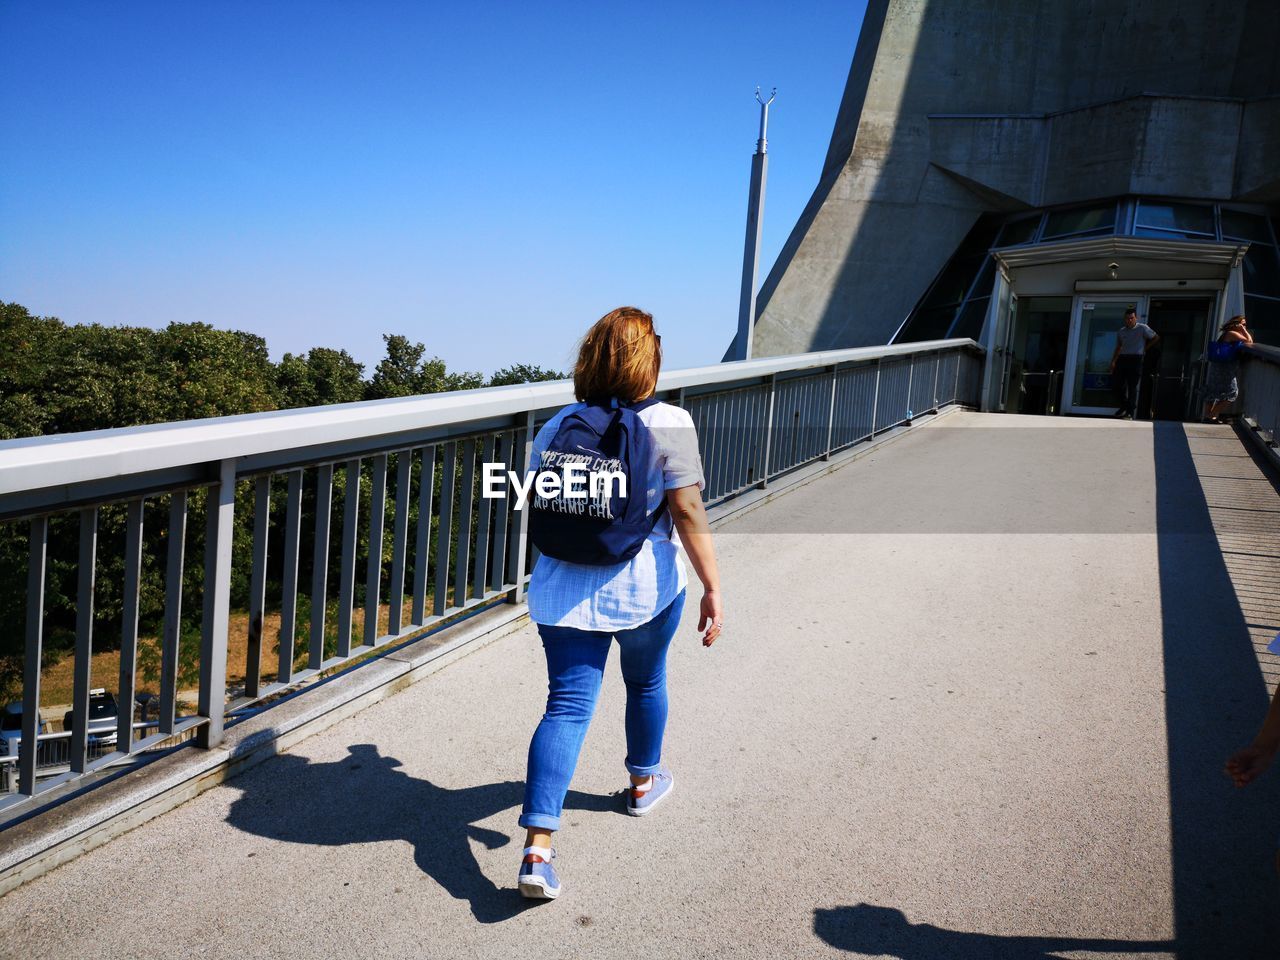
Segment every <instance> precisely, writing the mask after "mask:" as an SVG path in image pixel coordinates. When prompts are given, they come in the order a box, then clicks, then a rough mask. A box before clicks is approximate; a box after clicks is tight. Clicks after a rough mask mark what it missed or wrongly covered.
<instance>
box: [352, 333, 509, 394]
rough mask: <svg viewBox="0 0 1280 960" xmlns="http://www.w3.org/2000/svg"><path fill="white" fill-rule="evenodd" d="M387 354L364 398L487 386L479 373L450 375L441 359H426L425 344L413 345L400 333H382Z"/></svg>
mask: <svg viewBox="0 0 1280 960" xmlns="http://www.w3.org/2000/svg"><path fill="white" fill-rule="evenodd" d="M382 339H383V341H384V342H385V343H386V345H387V355H386V356H385V357H383V358H382V359H381V360H379V361H378V365H377V367H375V368H374V371H373V376H372V377H371V378H370V379H369V384H368V386H367V387H366V389H365V399H367V400H381V399H383V398H385V397H412V396H418V395H420V394H424V393H441V392H443V391H445V390H470V389H473V388H475V387H481V386H484V377H483V376H482V375H480V374H478V373H469V372H463V373H449V372H448V370H446V369H445V364H444V361H443V360H441V359H440V358H439V357H431V358H430V359H423V358H424V357H425V356H426V353H427V348H426V345H425V344H422V343H414V342H412V341H411V340H409V338H408V337H405V336H401V335H400V334H397V333H388V334H383V337H382Z"/></svg>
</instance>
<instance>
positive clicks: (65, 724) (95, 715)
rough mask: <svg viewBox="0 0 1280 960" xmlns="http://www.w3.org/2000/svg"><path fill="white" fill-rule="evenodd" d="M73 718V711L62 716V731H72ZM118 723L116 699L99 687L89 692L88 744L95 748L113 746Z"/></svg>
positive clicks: (118, 709)
mask: <svg viewBox="0 0 1280 960" xmlns="http://www.w3.org/2000/svg"><path fill="white" fill-rule="evenodd" d="M75 716H76V713H75V711H74V710H68V711H67V712H66V713H65V714H64V715H63V717H62V729H63V730H71V729H72V727H73V724H74V722H75ZM119 722H120V708H119V707H117V706H116V698H115V697H114V696H113V695H112V694H110V693H108V692H107V691H106V690H105V689H103V688H101V687H99V688H98V689H96V690H90V691H89V742H90V743H91V744H94V745H95V746H104V747H107V746H114V745H115V742H116V731H117V725H118V724H119Z"/></svg>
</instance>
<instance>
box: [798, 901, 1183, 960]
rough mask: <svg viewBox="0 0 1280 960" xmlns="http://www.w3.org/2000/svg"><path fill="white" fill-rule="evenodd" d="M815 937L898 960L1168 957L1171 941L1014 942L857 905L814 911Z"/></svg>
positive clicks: (1068, 939) (1053, 939)
mask: <svg viewBox="0 0 1280 960" xmlns="http://www.w3.org/2000/svg"><path fill="white" fill-rule="evenodd" d="M813 932H814V933H816V934H817V935H818V936H819V937H821V938H822V939H823V940H824V941H826V942H827V943H828V944H830V945H831V946H833V947H836V948H837V949H840V950H848V951H850V952H852V953H862V954H868V955H870V956H873V957H876V956H890V957H898V958H899V960H1051V958H1053V957H1055V955H1056V954H1058V953H1061V952H1066V951H1074V950H1082V951H1093V952H1095V953H1129V954H1142V953H1168V952H1169V951H1170V950H1172V948H1173V944H1172V943H1171V942H1170V941H1168V940H1099V939H1090V938H1087V937H1016V936H999V935H996V934H990V933H970V932H968V931H965V930H948V929H946V928H945V927H935V926H933V925H932V924H929V923H912V922H911V921H909V920H908V919H907V918H906V916H905V915H904V914H903V912H902V911H901V910H897V909H894V908H893V907H877V906H874V905H872V904H869V903H859V904H857V905H855V906H851V907H834V908H832V909H830V910H824V909H821V908H819V909H817V910H814V911H813Z"/></svg>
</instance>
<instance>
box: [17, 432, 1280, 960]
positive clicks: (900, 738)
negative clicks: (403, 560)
mask: <svg viewBox="0 0 1280 960" xmlns="http://www.w3.org/2000/svg"><path fill="white" fill-rule="evenodd" d="M718 546H719V550H720V553H721V558H722V559H721V562H722V567H723V571H724V578H725V586H726V593H727V596H728V607H727V616H726V621H727V625H726V633H725V636H724V638H723V639H722V640H721V641H720V642H719V643H718V644H716V646H715V647H714V648H712V649H711V650H709V651H708V650H703V649H702V648H701V646H700V645H699V644H698V643H697V640H696V638H695V634H694V629H693V628H694V623H693V619H694V617H693V613H692V611H693V610H695V609H696V604H690V605H689V613H688V614H687V616H686V623H685V624H684V626H683V627H682V630H681V633H680V634H679V635H678V637H677V641H676V643H675V645H674V648H673V652H672V657H671V677H672V714H671V723H670V727H669V733H668V741H667V759H668V760H669V762H670V763H671V765H672V767H673V769H674V770H675V773H676V778H677V790H676V793H675V795H674V796H673V797H672V799H671V801H670V803H669V805H667V806H666V807H665V808H664V809H663V810H662V812H661V813H660V814H655V815H654V816H653V817H652V818H649V819H645V820H633V819H631V818H628V817H626V816H624V815H622V813H621V812H620V809H621V808H620V804H621V800H620V798H619V797H618V795H617V793H618V791H619V790H620V789H621V787H622V786H623V782H624V779H625V774H624V771H623V769H622V766H621V758H622V754H623V739H622V708H623V689H622V684H621V681H620V679H619V678H618V677H617V676H616V668H613V669H614V671H615V672H614V673H613V675H611V676H610V677H609V678H608V679H607V681H606V685H605V691H604V694H603V700H602V703H601V706H600V710H599V713H598V715H597V717H596V721H595V724H594V726H593V728H592V731H591V734H590V736H589V737H588V740H587V745H586V748H585V751H584V754H583V757H582V761H581V764H580V766H579V770H578V775H577V778H576V780H575V782H574V790H573V792H572V793H571V794H570V797H569V804H568V807H569V809H568V810H567V816H566V822H567V827H566V829H565V830H564V831H563V832H562V833H561V834H560V835H559V836H558V838H557V846H558V849H559V853H560V865H561V869H562V877H563V880H564V883H565V890H564V893H563V895H562V896H561V898H560V900H558V901H557V902H555V903H552V904H547V905H542V906H536V907H533V908H527V907H526V906H525V904H524V902H523V901H521V900H520V899H519V898H518V896H517V895H516V894H515V892H514V878H515V872H516V865H517V861H518V855H519V848H520V840H521V839H522V837H521V836H520V833H519V831H518V830H517V828H516V826H515V818H516V815H517V811H518V807H519V803H520V799H521V790H522V780H523V776H524V761H525V750H526V748H527V744H528V738H529V735H530V733H531V732H532V730H533V728H534V725H535V724H536V723H537V719H538V717H539V715H540V712H541V708H542V698H543V695H544V689H545V673H544V667H543V662H542V655H541V649H540V646H539V642H538V639H537V635H536V633H535V631H534V630H533V629H532V628H528V629H524V630H521V631H519V632H517V633H515V634H512V635H510V636H508V637H506V638H504V639H502V640H500V641H498V642H496V643H494V644H491V645H490V646H487V647H485V648H483V649H481V650H479V651H477V652H476V653H474V654H472V655H471V656H469V657H466V658H465V659H463V660H461V661H460V662H458V663H456V664H454V665H453V666H451V667H449V668H447V669H446V670H444V671H443V672H441V673H440V674H438V675H437V676H434V677H432V678H430V679H428V680H426V681H424V682H422V683H419V684H417V685H416V686H414V687H411V688H410V689H409V690H408V691H406V692H404V693H402V694H399V695H398V696H395V697H392V698H390V699H388V700H386V701H384V702H382V703H380V704H378V705H376V706H374V707H371V708H370V709H368V710H366V711H364V712H363V713H360V714H358V715H356V716H355V717H353V718H351V719H349V720H346V721H344V722H342V723H340V724H339V725H337V726H335V727H333V728H331V729H330V730H328V731H326V732H324V733H323V734H321V735H319V736H316V737H314V738H312V739H310V740H307V741H305V742H303V743H302V744H301V745H300V746H299V747H298V748H296V749H295V750H293V751H292V752H290V753H289V754H286V755H283V756H280V757H277V758H275V759H272V760H269V761H267V762H265V763H263V764H261V765H259V766H258V767H256V768H254V769H252V770H251V771H249V772H248V773H246V774H244V775H243V776H241V777H239V778H237V779H235V780H233V781H231V782H230V783H228V784H226V785H224V786H222V787H218V788H216V789H214V790H212V791H210V792H208V793H205V794H203V795H201V796H199V797H197V798H196V799H195V800H193V801H191V802H189V803H187V804H186V805H184V806H182V807H180V808H178V809H177V810H174V811H172V812H170V813H168V814H166V815H164V816H162V817H161V818H159V819H157V820H155V821H153V822H151V823H149V824H147V825H146V826H144V827H142V828H141V829H139V830H136V831H134V832H133V833H130V834H128V835H126V836H124V837H122V838H120V839H118V840H115V841H113V842H112V843H110V844H108V845H106V846H105V847H103V848H101V849H98V850H95V851H93V852H91V853H89V854H86V855H85V856H83V857H81V858H80V859H78V860H76V861H74V862H72V863H70V864H68V865H66V866H64V867H61V868H59V869H57V870H55V871H53V872H52V873H51V874H49V875H47V876H45V877H43V878H40V879H38V880H36V881H34V882H32V883H30V884H28V885H27V886H25V887H23V888H20V889H19V890H17V891H15V892H13V893H11V894H10V895H8V896H7V897H5V898H4V899H3V900H0V914H2V917H3V921H4V923H3V931H4V932H3V936H2V937H0V955H3V956H11V957H25V958H35V957H125V956H131V957H174V956H193V955H200V956H213V957H243V956H289V957H293V956H296V957H319V956H339V957H343V958H355V957H508V958H510V957H562V956H569V957H593V958H595V957H628V958H640V957H646V956H647V957H695V956H696V957H823V956H832V957H839V956H892V957H901V958H921V960H923V958H930V960H935V958H953V957H973V958H979V957H980V958H1017V960H1029V958H1040V957H1048V956H1081V957H1084V956H1097V955H1105V956H1116V955H1121V956H1180V957H1233V958H1234V957H1253V956H1276V955H1277V954H1278V953H1280V920H1278V917H1280V886H1278V884H1277V880H1276V878H1275V876H1274V874H1273V873H1272V871H1271V866H1270V861H1271V858H1272V857H1273V856H1274V850H1275V841H1276V834H1277V832H1280V771H1273V772H1272V774H1271V775H1270V776H1269V777H1268V778H1266V779H1265V780H1264V781H1263V782H1261V783H1259V784H1256V785H1255V786H1254V787H1251V788H1250V789H1249V790H1247V791H1240V792H1236V791H1234V790H1233V789H1232V788H1231V786H1230V785H1229V783H1228V782H1227V781H1226V780H1225V779H1224V778H1223V777H1222V775H1221V772H1220V771H1221V766H1222V761H1223V759H1224V758H1225V756H1226V754H1227V753H1228V752H1230V751H1231V750H1232V749H1234V748H1235V747H1236V746H1237V745H1239V744H1241V743H1242V742H1244V741H1246V740H1247V738H1248V737H1249V736H1250V735H1251V733H1252V730H1253V727H1254V726H1255V725H1256V723H1257V722H1258V720H1259V719H1260V718H1261V716H1262V713H1263V712H1264V709H1265V705H1266V697H1267V694H1268V692H1269V684H1274V682H1275V679H1276V658H1274V657H1271V656H1270V655H1269V654H1265V653H1262V652H1260V651H1261V649H1262V647H1264V646H1265V643H1266V642H1267V640H1268V639H1269V638H1270V637H1271V636H1274V634H1275V633H1276V632H1277V631H1278V630H1280V625H1278V624H1280V603H1278V602H1277V586H1276V585H1277V583H1278V582H1280V498H1278V497H1277V495H1276V490H1275V488H1274V487H1273V486H1272V485H1271V484H1270V482H1268V481H1267V480H1266V479H1265V478H1264V476H1263V475H1262V473H1261V472H1260V470H1259V468H1258V466H1257V465H1256V464H1255V463H1254V461H1253V460H1252V458H1251V457H1250V455H1249V453H1248V451H1247V450H1246V448H1245V447H1244V446H1242V444H1241V442H1240V441H1239V440H1238V439H1237V437H1236V436H1235V434H1234V433H1233V432H1232V431H1231V429H1230V428H1227V427H1195V426H1187V427H1183V426H1182V425H1177V424H1159V425H1156V426H1155V427H1154V428H1153V427H1152V425H1150V424H1133V423H1117V422H1099V421H1084V420H1058V419H1033V418H1018V417H984V416H981V415H977V414H958V415H953V416H949V417H946V418H943V419H942V420H940V421H939V422H938V423H937V424H936V425H931V426H929V427H927V428H925V429H921V430H917V431H913V432H911V433H910V434H908V435H907V436H905V437H904V438H902V439H901V440H899V441H897V442H894V443H892V444H889V445H887V446H885V447H883V448H880V449H879V450H877V451H875V452H873V453H872V454H870V455H869V456H867V457H864V458H863V459H861V460H858V461H856V462H854V463H853V464H851V465H849V466H847V467H845V468H844V469H842V470H840V471H838V472H836V473H835V474H833V475H831V476H828V477H825V478H823V479H820V480H817V481H815V482H813V483H811V484H809V485H807V486H805V487H803V488H801V489H799V490H797V491H795V492H792V493H790V494H787V495H786V496H783V497H781V498H779V499H778V500H776V501H774V502H771V503H769V504H767V505H765V506H763V507H762V508H760V509H758V510H756V511H754V512H752V513H750V514H747V515H745V516H743V517H741V518H739V519H737V520H735V521H732V522H730V523H727V524H726V525H724V526H723V527H721V528H720V530H719V532H718ZM611 668H612V665H611Z"/></svg>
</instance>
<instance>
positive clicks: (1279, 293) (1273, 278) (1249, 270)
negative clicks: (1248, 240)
mask: <svg viewBox="0 0 1280 960" xmlns="http://www.w3.org/2000/svg"><path fill="white" fill-rule="evenodd" d="M1244 292H1245V293H1253V294H1261V295H1262V296H1264V297H1280V259H1278V258H1277V256H1276V248H1275V247H1263V246H1258V245H1254V246H1252V247H1250V248H1249V252H1248V253H1246V254H1245V255H1244Z"/></svg>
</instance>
